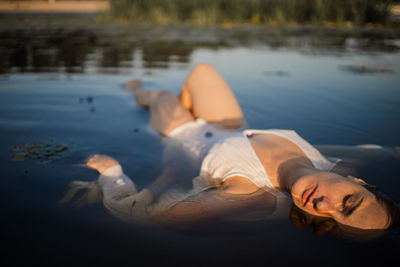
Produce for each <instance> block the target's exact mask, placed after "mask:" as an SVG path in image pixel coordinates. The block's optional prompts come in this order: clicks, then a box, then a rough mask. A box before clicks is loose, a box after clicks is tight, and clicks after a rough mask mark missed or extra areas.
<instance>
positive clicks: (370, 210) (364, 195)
mask: <svg viewBox="0 0 400 267" xmlns="http://www.w3.org/2000/svg"><path fill="white" fill-rule="evenodd" d="M360 183H361V182H360V181H355V180H352V179H349V178H346V177H343V176H341V175H338V174H335V173H327V172H319V173H314V174H311V175H306V176H302V177H300V178H299V179H297V181H295V182H294V183H293V185H292V187H291V190H290V191H291V195H292V198H293V203H294V204H295V205H296V206H297V207H299V208H300V209H302V210H303V211H305V212H307V213H309V214H311V215H315V216H321V217H331V218H333V219H334V220H336V221H337V222H339V223H342V224H345V225H349V226H352V227H356V228H360V229H384V228H386V226H387V225H388V223H389V221H388V220H389V219H388V215H387V213H386V211H385V209H384V207H383V206H382V205H381V204H380V203H378V201H377V200H376V198H375V196H374V194H373V193H371V192H369V191H368V190H367V189H366V188H364V187H363V186H362V185H361V184H360Z"/></svg>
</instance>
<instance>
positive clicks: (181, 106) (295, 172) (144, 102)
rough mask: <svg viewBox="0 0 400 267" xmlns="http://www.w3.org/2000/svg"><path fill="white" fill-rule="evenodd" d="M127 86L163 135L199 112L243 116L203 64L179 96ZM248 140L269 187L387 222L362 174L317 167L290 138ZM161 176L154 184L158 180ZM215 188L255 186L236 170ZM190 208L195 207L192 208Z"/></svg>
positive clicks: (310, 205)
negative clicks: (337, 172)
mask: <svg viewBox="0 0 400 267" xmlns="http://www.w3.org/2000/svg"><path fill="white" fill-rule="evenodd" d="M126 87H127V88H128V89H129V90H132V91H133V92H134V95H135V98H136V101H137V103H138V105H140V106H142V107H145V108H148V109H149V111H150V124H151V126H152V127H153V128H154V129H155V130H156V131H158V132H159V133H160V134H162V135H167V134H168V133H169V132H170V131H171V130H172V129H174V128H175V127H177V126H179V125H182V124H184V123H186V122H188V121H192V120H194V119H195V118H198V117H200V118H203V119H205V120H206V121H207V122H213V123H219V124H221V125H223V126H226V127H240V126H241V124H242V123H243V121H244V118H243V113H242V111H241V109H240V107H239V104H238V102H237V100H236V99H235V97H234V95H233V93H232V91H231V90H230V88H229V86H228V85H227V83H226V82H225V81H224V80H223V79H222V77H221V76H220V75H219V74H218V72H217V71H216V70H215V69H214V68H213V67H212V66H210V65H207V64H201V65H198V66H197V67H195V68H194V69H193V70H192V72H191V73H190V75H189V76H188V78H187V80H186V82H185V84H184V85H183V87H182V90H181V94H180V98H178V97H176V96H174V95H173V94H172V93H171V92H168V91H162V92H153V91H147V90H143V88H142V87H141V83H140V82H139V81H137V80H135V81H131V82H129V83H127V85H126ZM210 96H213V97H210ZM249 141H250V144H251V146H252V147H253V149H254V152H255V153H256V155H257V157H258V158H259V160H260V163H261V164H262V165H263V167H264V168H265V170H266V172H267V174H268V178H269V179H270V181H271V183H272V184H273V185H274V187H275V188H278V189H280V190H282V191H286V192H288V193H290V194H291V195H292V198H293V202H294V204H295V205H296V206H297V207H299V208H300V209H302V210H303V211H305V212H307V213H309V214H311V215H316V216H322V217H330V218H333V219H334V220H336V221H337V222H339V223H341V224H344V225H348V226H351V227H355V228H360V229H385V228H386V227H387V225H388V223H389V219H388V215H387V213H386V211H385V209H384V207H383V206H382V205H381V204H380V203H378V202H377V200H376V198H375V196H374V195H373V194H372V193H371V192H369V191H368V190H367V189H365V188H364V187H363V186H362V184H363V183H365V182H364V181H362V180H361V179H357V178H351V177H350V178H349V177H344V176H341V175H338V174H335V173H334V172H330V173H328V172H321V171H320V170H318V169H316V168H314V166H313V165H312V163H311V161H310V160H309V159H308V158H307V156H306V155H305V154H304V152H303V151H302V150H301V149H300V148H299V147H298V146H297V145H296V144H294V143H293V142H291V141H290V140H289V139H286V138H283V137H280V136H276V135H273V134H260V135H254V136H253V137H252V138H250V139H249ZM117 164H118V162H117V161H116V160H114V159H113V158H111V157H108V156H105V155H95V156H93V157H91V158H90V159H89V160H88V162H87V166H88V167H90V168H93V169H95V170H97V171H99V172H100V173H102V172H104V171H105V170H106V169H107V168H109V167H111V166H113V165H117ZM333 171H334V170H333ZM162 179H164V178H162V177H161V178H159V179H158V180H157V181H156V182H155V183H154V184H160V183H161V184H163V182H162V181H160V180H162ZM153 187H154V185H153ZM218 190H221V191H223V192H224V193H228V194H236V195H245V194H252V193H254V192H257V191H258V190H260V188H259V187H257V186H256V185H255V184H254V183H252V182H251V181H250V180H249V179H247V178H245V177H241V176H235V177H230V178H228V179H227V180H225V181H224V185H223V186H221V187H220V188H219V189H218ZM207 205H210V203H208V204H207ZM190 209H191V211H192V212H196V211H195V210H194V209H195V208H193V207H191V208H190ZM177 210H179V209H177ZM199 212H201V209H199Z"/></svg>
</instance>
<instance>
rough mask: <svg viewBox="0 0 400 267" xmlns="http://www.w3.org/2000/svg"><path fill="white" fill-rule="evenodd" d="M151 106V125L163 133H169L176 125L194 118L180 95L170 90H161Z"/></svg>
mask: <svg viewBox="0 0 400 267" xmlns="http://www.w3.org/2000/svg"><path fill="white" fill-rule="evenodd" d="M149 107H150V125H151V126H152V127H153V129H154V130H156V131H158V132H159V133H161V134H162V135H168V134H169V133H170V132H171V131H172V130H173V129H175V128H176V127H178V126H180V125H182V124H184V123H186V122H189V121H193V120H194V118H193V115H192V114H191V113H190V111H188V110H187V109H185V108H184V107H183V106H182V104H181V102H180V101H179V99H178V97H177V96H176V95H174V94H173V93H171V92H169V91H161V92H159V93H158V94H157V96H156V97H155V98H154V99H152V100H151V102H150V104H149Z"/></svg>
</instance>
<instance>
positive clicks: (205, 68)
mask: <svg viewBox="0 0 400 267" xmlns="http://www.w3.org/2000/svg"><path fill="white" fill-rule="evenodd" d="M215 71H216V70H215V68H214V67H213V66H211V65H210V64H207V63H201V64H198V65H196V67H194V68H193V69H192V74H196V75H198V74H201V75H203V74H207V73H210V72H215Z"/></svg>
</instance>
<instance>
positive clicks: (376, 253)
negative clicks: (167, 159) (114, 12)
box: [0, 26, 400, 266]
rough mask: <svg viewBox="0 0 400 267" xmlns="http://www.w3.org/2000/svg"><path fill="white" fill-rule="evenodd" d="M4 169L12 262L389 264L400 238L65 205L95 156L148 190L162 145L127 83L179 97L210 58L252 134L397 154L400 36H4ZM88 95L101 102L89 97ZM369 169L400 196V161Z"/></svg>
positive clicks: (246, 32)
mask: <svg viewBox="0 0 400 267" xmlns="http://www.w3.org/2000/svg"><path fill="white" fill-rule="evenodd" d="M0 35H1V41H0V52H1V53H0V55H1V58H2V60H1V63H0V71H1V75H0V78H1V80H0V114H1V117H0V140H1V141H0V151H1V154H0V165H1V166H2V171H1V173H2V175H1V177H2V179H1V180H0V183H1V188H2V189H1V194H0V198H1V203H2V220H1V225H2V229H3V233H2V242H1V243H2V247H3V248H2V250H3V251H4V252H5V253H4V255H8V256H6V257H7V258H8V260H9V261H11V262H13V263H16V264H18V263H29V264H32V263H35V264H52V265H55V264H57V265H71V264H74V265H76V264H78V265H87V264H93V265H94V264H96V265H107V266H108V265H110V264H122V265H124V266H126V265H138V264H140V265H144V264H149V265H153V264H156V263H158V264H165V265H183V264H185V265H206V264H207V265H208V264H210V265H219V264H234V265H243V264H251V263H253V264H255V263H258V264H260V263H261V264H265V265H268V264H271V265H277V264H281V265H290V264H296V265H298V264H300V265H304V264H307V265H317V264H324V265H329V266H334V265H335V266H338V265H342V264H344V265H355V266H366V265H382V263H386V262H390V261H392V262H393V261H396V262H398V257H397V255H396V252H397V251H398V249H399V248H400V239H399V233H398V231H392V232H389V233H387V234H385V235H383V236H382V237H380V238H378V239H375V240H372V241H368V242H361V243H360V242H355V241H351V240H346V239H343V238H341V237H336V236H332V235H324V236H317V235H315V234H313V233H312V232H311V231H309V230H305V229H299V228H295V227H294V226H293V225H292V224H291V223H290V222H289V220H287V219H285V220H282V221H280V222H279V223H278V224H276V223H270V224H269V223H247V224H234V225H215V226H213V227H210V228H211V230H210V231H208V232H204V231H203V232H200V231H197V232H196V231H179V229H173V230H171V229H163V228H150V227H144V226H137V225H130V224H126V223H123V222H121V221H119V220H118V219H116V218H114V217H112V216H111V215H110V214H108V213H107V212H106V211H105V210H104V208H103V206H102V205H101V204H92V205H87V206H83V207H77V205H75V204H74V203H70V204H60V203H59V200H60V199H61V198H62V197H63V195H64V194H65V192H66V190H67V188H68V183H69V182H71V181H72V180H85V181H91V180H94V179H96V178H97V174H96V173H95V172H94V171H91V170H89V169H85V168H82V167H80V166H79V163H81V162H82V160H83V159H84V158H86V157H87V156H89V155H91V154H94V153H102V154H107V155H110V156H113V157H115V158H116V159H118V161H119V162H120V163H121V165H122V166H123V167H124V170H125V173H127V174H128V175H129V176H130V177H131V178H132V179H133V180H134V181H135V182H136V183H137V185H138V186H139V187H140V188H142V187H144V186H146V185H148V184H149V183H150V182H151V181H152V180H154V179H155V177H156V176H157V175H158V174H159V173H160V171H161V153H162V140H161V138H160V137H159V136H158V135H157V134H155V132H153V131H152V130H151V129H150V127H149V125H148V114H147V112H146V111H145V110H143V109H141V108H139V107H137V106H136V105H135V103H134V101H133V98H132V95H131V94H130V92H127V91H126V90H125V89H124V88H123V84H124V82H126V81H127V80H129V79H132V78H141V79H142V80H143V84H144V86H145V87H147V88H150V89H154V90H161V89H169V90H172V91H173V92H174V93H178V92H179V89H180V86H181V85H182V83H183V82H184V80H185V77H186V75H187V74H188V72H189V70H190V69H191V68H192V67H193V66H195V65H196V64H198V63H202V62H207V63H210V64H212V65H213V66H214V67H215V68H216V69H218V70H219V71H220V73H221V74H222V76H223V77H224V78H225V79H226V80H227V82H228V83H229V85H230V86H231V87H232V89H233V91H234V92H235V94H236V95H237V97H238V100H239V102H240V104H241V106H242V108H243V112H244V114H245V116H246V120H247V124H248V127H249V128H282V129H294V130H296V131H297V132H298V133H299V134H300V135H301V136H303V137H304V138H305V139H307V140H308V141H309V142H310V143H312V144H329V145H358V144H379V145H382V146H386V147H392V148H393V147H397V146H400V143H399V139H398V137H399V136H400V124H399V123H398V122H399V121H400V92H399V90H400V88H399V84H400V78H399V77H400V76H399V73H400V60H399V59H400V41H399V39H398V36H396V33H392V32H389V33H385V34H383V33H382V32H380V31H364V30H355V31H326V30H318V29H296V30H291V29H286V30H279V29H262V28H242V29H232V30H229V29H216V28H190V27H185V26H183V27H171V28H166V27H150V26H146V27H142V28H140V27H138V28H137V29H136V28H134V29H131V28H129V29H128V28H126V27H116V26H113V27H111V26H110V27H104V28H95V29H91V28H84V29H69V28H67V29H63V28H51V27H50V28H41V29H31V30H26V29H20V28H11V29H4V28H3V29H2V32H1V33H0ZM90 99H93V100H92V101H90ZM29 142H33V143H47V144H54V145H65V146H67V147H68V148H69V149H72V148H73V150H72V152H71V153H68V154H62V155H61V158H60V159H58V160H54V161H51V162H50V163H46V162H44V163H43V164H41V163H40V159H27V160H24V161H13V160H11V158H12V157H13V155H14V154H15V152H13V147H14V146H16V145H24V144H26V143H29ZM369 164H370V165H369V166H366V168H365V170H364V171H363V173H362V174H363V177H364V178H366V180H368V181H370V182H372V183H374V184H376V185H377V186H378V187H380V188H381V189H382V191H384V192H387V193H388V194H389V195H390V196H391V197H392V198H393V199H395V200H396V201H397V202H399V201H400V195H399V193H398V190H397V188H398V186H399V182H398V179H397V177H398V175H397V174H398V172H399V171H400V169H399V164H398V160H396V159H395V158H393V157H392V158H390V157H388V158H384V160H382V158H380V159H373V160H371V161H370V163H369Z"/></svg>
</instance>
